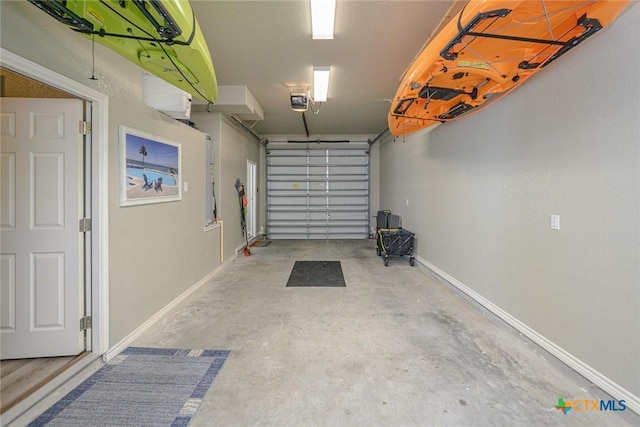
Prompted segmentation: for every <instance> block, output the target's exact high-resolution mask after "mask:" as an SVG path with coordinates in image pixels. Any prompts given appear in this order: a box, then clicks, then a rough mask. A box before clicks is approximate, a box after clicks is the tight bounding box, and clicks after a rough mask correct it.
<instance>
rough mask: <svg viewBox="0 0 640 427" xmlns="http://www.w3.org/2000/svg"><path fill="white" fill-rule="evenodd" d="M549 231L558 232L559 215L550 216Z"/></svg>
mask: <svg viewBox="0 0 640 427" xmlns="http://www.w3.org/2000/svg"><path fill="white" fill-rule="evenodd" d="M551 229H552V230H560V215H551Z"/></svg>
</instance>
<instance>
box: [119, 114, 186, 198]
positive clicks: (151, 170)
mask: <svg viewBox="0 0 640 427" xmlns="http://www.w3.org/2000/svg"><path fill="white" fill-rule="evenodd" d="M181 172H182V144H180V143H177V142H173V141H170V140H168V139H166V138H162V137H159V136H156V135H152V134H150V133H147V132H144V131H141V130H137V129H133V128H130V127H128V126H124V125H120V206H134V205H143V204H149V203H163V202H174V201H178V200H182V174H181Z"/></svg>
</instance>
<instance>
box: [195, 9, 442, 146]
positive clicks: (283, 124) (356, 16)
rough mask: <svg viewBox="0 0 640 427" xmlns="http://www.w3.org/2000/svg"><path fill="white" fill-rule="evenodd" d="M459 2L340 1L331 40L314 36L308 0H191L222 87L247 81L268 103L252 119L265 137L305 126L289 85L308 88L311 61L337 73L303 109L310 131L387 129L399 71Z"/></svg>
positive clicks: (374, 131)
mask: <svg viewBox="0 0 640 427" xmlns="http://www.w3.org/2000/svg"><path fill="white" fill-rule="evenodd" d="M453 3H454V0H422V1H418V0H412V1H399V0H386V1H382V0H378V1H365V0H337V6H336V27H335V37H334V39H333V40H312V39H311V16H310V7H309V1H308V0H286V1H272V0H261V1H244V0H240V1H238V0H236V1H221V0H193V1H191V5H192V7H193V10H194V12H195V14H196V18H197V20H198V22H199V24H200V26H201V28H202V32H203V33H204V36H205V38H206V40H207V43H208V45H209V49H210V50H211V56H212V58H213V63H214V68H215V72H216V76H217V79H218V85H221V86H226V85H246V86H247V87H248V88H249V90H250V91H251V92H252V93H253V95H254V96H255V98H256V99H257V101H258V103H259V104H260V106H261V107H262V109H263V110H264V120H262V121H259V122H257V123H255V124H254V125H253V129H254V130H255V131H256V132H257V133H259V134H262V135H267V134H280V135H282V134H294V135H295V134H298V135H300V134H305V128H304V123H303V120H302V117H301V113H297V112H294V111H293V110H292V109H291V106H290V100H289V90H290V89H289V88H290V87H301V86H306V87H309V89H311V87H312V83H313V66H314V65H330V66H331V70H332V74H331V81H330V84H329V98H328V101H327V102H326V103H323V104H322V105H321V106H320V111H319V113H318V114H313V113H312V112H311V110H309V111H307V112H306V113H305V117H306V120H307V124H308V130H309V133H310V134H311V135H352V134H359V135H362V134H379V133H380V132H382V131H384V130H385V129H386V126H387V113H388V111H389V107H390V99H391V98H393V96H394V94H395V92H396V89H397V88H398V84H399V79H400V77H401V76H402V74H403V72H404V71H405V70H406V69H407V67H408V66H409V64H410V63H411V61H412V59H413V58H414V57H415V56H416V55H417V54H418V52H419V51H420V49H421V47H422V46H423V45H424V43H425V42H426V41H427V39H428V38H429V37H430V35H431V34H432V33H433V31H434V30H435V29H436V27H437V26H438V24H439V23H440V21H441V20H442V19H443V17H444V16H445V15H446V14H447V11H448V10H449V9H450V8H451V6H452V5H453ZM201 108H203V107H202V106H195V107H194V109H196V110H197V109H201ZM315 108H317V106H316V107H315ZM196 124H197V123H196Z"/></svg>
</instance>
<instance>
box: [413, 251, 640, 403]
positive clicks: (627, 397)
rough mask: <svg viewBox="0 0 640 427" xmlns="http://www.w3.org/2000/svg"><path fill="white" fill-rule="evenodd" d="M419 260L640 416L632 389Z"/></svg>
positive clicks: (420, 259) (636, 397)
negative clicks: (621, 384) (623, 385)
mask: <svg viewBox="0 0 640 427" xmlns="http://www.w3.org/2000/svg"><path fill="white" fill-rule="evenodd" d="M415 259H416V261H418V262H419V263H420V264H422V265H423V266H424V267H426V268H427V269H429V270H431V271H432V272H433V273H435V274H436V275H438V276H440V277H441V278H442V279H444V280H446V281H447V282H449V283H450V284H451V285H453V286H454V287H456V288H457V289H458V290H459V291H461V292H463V293H464V294H466V295H468V296H469V297H470V298H471V299H473V300H474V301H476V302H477V303H478V304H480V305H482V306H483V307H484V308H486V309H487V310H489V311H490V312H491V313H493V314H494V315H496V316H498V317H499V318H500V319H502V320H503V321H505V322H506V323H507V324H509V325H511V326H512V327H513V328H515V329H516V330H517V331H518V332H520V333H522V334H523V335H524V336H526V337H527V338H529V339H530V340H531V341H533V342H535V343H536V344H538V345H539V346H540V347H542V348H543V349H545V350H546V351H548V352H549V353H551V354H552V355H554V356H555V357H556V358H558V359H559V360H560V361H562V362H563V363H565V364H566V365H568V366H569V367H570V368H572V369H573V370H574V371H576V372H578V373H579V374H580V375H582V376H583V377H585V378H587V379H588V380H589V381H591V382H592V383H593V384H595V385H597V386H598V387H600V388H601V389H602V390H604V391H605V392H607V393H609V394H610V395H611V396H612V397H613V398H614V399H616V400H624V401H625V404H626V406H627V408H629V409H630V410H632V411H633V412H635V413H637V414H640V397H639V396H636V395H634V394H633V393H631V392H630V391H629V390H627V389H625V388H624V387H622V386H620V385H619V384H618V383H616V382H614V381H612V380H611V379H610V378H608V377H606V376H605V375H603V374H602V373H600V372H598V371H597V370H595V369H594V368H592V367H591V366H589V365H587V364H586V363H584V362H583V361H582V360H580V359H578V358H577V357H575V356H574V355H572V354H571V353H569V352H568V351H566V350H564V349H563V348H562V347H560V346H558V345H557V344H555V343H554V342H553V341H551V340H549V339H547V338H546V337H544V336H542V335H540V334H539V333H538V332H536V331H535V330H533V329H531V328H530V327H529V326H527V325H525V324H524V323H522V322H521V321H519V320H518V319H516V318H515V317H513V316H512V315H510V314H509V313H507V312H506V311H504V310H502V309H501V308H500V307H498V306H497V305H495V304H493V303H492V302H491V301H489V300H488V299H486V298H485V297H483V296H482V295H480V294H479V293H477V292H476V291H474V290H473V289H471V288H469V287H468V286H467V285H465V284H464V283H462V282H460V281H459V280H457V279H456V278H455V277H453V276H451V275H449V274H448V273H446V272H444V271H443V270H441V269H439V268H438V267H436V266H435V265H433V264H431V263H430V262H428V261H427V260H425V259H424V258H422V257H420V256H416V257H415Z"/></svg>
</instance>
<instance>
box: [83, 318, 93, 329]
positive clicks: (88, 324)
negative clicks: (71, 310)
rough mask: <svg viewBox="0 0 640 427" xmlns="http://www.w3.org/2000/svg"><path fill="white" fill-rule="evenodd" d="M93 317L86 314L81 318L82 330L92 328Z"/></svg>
mask: <svg viewBox="0 0 640 427" xmlns="http://www.w3.org/2000/svg"><path fill="white" fill-rule="evenodd" d="M91 326H92V319H91V316H85V317H82V318H81V319H80V330H81V331H86V330H87V329H91Z"/></svg>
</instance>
